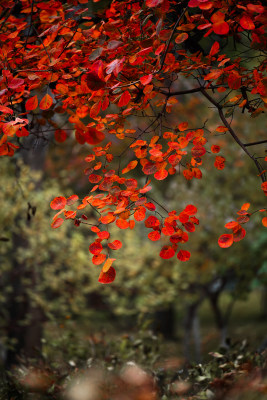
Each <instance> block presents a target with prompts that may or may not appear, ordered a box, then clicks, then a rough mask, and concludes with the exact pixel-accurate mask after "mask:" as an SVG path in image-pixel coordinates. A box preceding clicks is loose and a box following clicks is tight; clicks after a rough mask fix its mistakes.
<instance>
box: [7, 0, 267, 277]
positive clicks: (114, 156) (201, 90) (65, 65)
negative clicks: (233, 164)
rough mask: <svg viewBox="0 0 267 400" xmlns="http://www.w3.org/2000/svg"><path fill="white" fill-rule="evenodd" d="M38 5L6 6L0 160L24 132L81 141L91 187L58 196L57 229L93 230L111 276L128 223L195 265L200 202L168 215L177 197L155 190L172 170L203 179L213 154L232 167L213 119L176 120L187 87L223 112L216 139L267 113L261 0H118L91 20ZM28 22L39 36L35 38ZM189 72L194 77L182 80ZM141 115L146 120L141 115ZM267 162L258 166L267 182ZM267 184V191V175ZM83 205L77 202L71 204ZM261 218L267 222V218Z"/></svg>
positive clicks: (233, 230)
mask: <svg viewBox="0 0 267 400" xmlns="http://www.w3.org/2000/svg"><path fill="white" fill-rule="evenodd" d="M9 3H10V4H11V3H12V4H13V1H12V0H11V2H9ZM9 3H8V4H9ZM28 3H29V2H27V1H24V2H21V6H22V10H21V15H20V17H19V18H17V17H16V16H15V15H13V13H11V14H10V15H9V14H5V13H3V12H2V14H1V13H0V14H1V15H2V17H0V18H2V19H1V21H0V25H1V29H0V36H1V41H2V48H1V54H0V61H1V63H2V67H3V68H2V78H1V79H0V128H1V129H0V156H13V154H14V152H15V150H16V149H17V148H19V147H20V146H21V144H22V145H23V140H24V137H27V136H29V135H31V134H33V133H34V135H37V138H38V137H39V136H40V137H42V138H43V137H44V138H45V139H47V140H49V139H50V138H51V136H52V134H51V133H49V132H52V133H53V138H54V139H55V141H56V142H58V143H64V142H65V141H66V139H67V137H68V143H69V144H70V145H71V143H72V140H73V139H74V140H76V142H77V143H79V144H80V145H81V146H84V148H87V149H88V148H89V149H90V150H89V151H90V153H91V154H88V156H87V157H86V159H85V162H86V163H87V165H86V167H85V174H86V179H87V182H88V190H85V192H86V193H87V195H86V196H85V197H84V198H83V199H80V200H79V198H78V196H76V195H73V196H70V197H69V198H68V199H66V198H65V197H62V196H59V197H56V198H55V199H54V200H52V202H51V208H52V209H53V210H55V211H56V212H57V213H56V215H55V217H54V219H53V222H52V227H53V228H58V227H59V226H60V225H61V224H62V223H63V221H64V220H68V222H69V223H71V224H73V225H75V226H76V227H78V226H79V225H81V224H87V225H89V226H90V227H91V231H90V234H91V235H94V238H93V239H92V243H91V244H90V247H89V249H90V253H91V254H92V263H93V264H95V265H100V264H103V263H105V264H104V267H103V269H102V271H101V274H100V277H99V281H100V282H101V283H109V282H112V281H113V280H114V278H115V269H114V268H113V267H112V262H113V259H110V258H109V256H108V252H109V251H111V250H119V248H120V247H121V245H122V244H121V242H120V241H119V240H117V239H116V238H113V237H112V238H111V233H110V232H112V235H113V230H110V232H109V229H108V227H109V225H110V224H113V226H115V228H116V227H117V228H118V229H122V230H124V229H134V227H135V223H142V224H144V225H145V227H146V228H148V229H149V232H148V233H147V236H148V238H149V239H150V240H151V241H154V242H156V241H160V243H161V245H160V246H161V247H162V246H163V247H162V249H161V251H160V256H161V257H162V258H165V259H168V258H172V257H173V256H174V255H175V254H177V258H178V260H180V261H187V260H188V259H189V258H190V253H189V251H187V250H182V249H180V246H182V245H183V244H184V243H186V242H187V241H188V240H189V236H190V234H191V233H192V232H194V231H195V229H196V225H198V224H199V221H198V219H197V217H196V213H197V208H196V207H195V206H194V205H192V204H190V205H188V206H186V207H185V208H184V209H183V210H179V212H178V211H177V213H176V212H175V211H170V212H169V211H168V210H167V208H168V205H166V204H160V203H158V201H157V200H156V199H155V200H152V201H150V196H149V195H148V193H149V194H150V191H152V189H153V187H154V186H159V185H161V183H162V182H161V181H164V180H165V179H168V181H169V180H171V178H172V177H173V176H175V178H176V177H177V179H180V178H181V179H183V178H185V179H186V180H188V181H189V180H193V179H201V177H202V168H205V162H206V160H207V159H208V158H209V157H212V160H213V159H214V158H215V160H213V161H211V164H212V163H213V162H214V167H215V168H217V169H218V170H223V169H224V166H225V162H226V160H225V158H224V157H223V155H220V156H219V155H217V153H219V152H220V151H221V149H220V146H219V145H217V144H216V143H215V144H212V145H208V146H209V147H207V144H208V143H210V131H209V129H207V128H208V127H205V123H204V125H201V127H194V125H193V123H194V118H192V121H191V120H190V121H189V119H191V118H190V117H187V119H188V120H185V121H183V119H186V117H182V118H183V119H178V118H181V115H184V114H181V106H182V105H183V104H184V99H182V98H181V96H180V95H182V94H184V95H185V96H189V97H188V98H189V100H190V102H189V103H188V104H190V106H191V105H192V107H193V106H194V104H198V102H199V101H200V99H201V98H204V97H205V101H207V103H209V106H212V107H214V109H215V110H217V111H218V116H219V117H220V119H221V121H222V122H221V124H222V125H221V126H218V127H217V128H216V132H215V137H216V136H218V134H217V133H220V134H225V133H226V132H228V133H227V134H226V135H225V137H227V136H230V135H232V136H233V132H232V130H233V129H235V126H234V124H232V125H231V129H230V127H229V125H230V120H229V119H228V118H229V117H232V115H234V113H233V111H234V110H235V109H236V107H238V109H241V111H242V112H249V113H250V114H251V115H252V116H253V117H254V116H256V115H258V114H261V113H262V112H263V111H264V110H265V107H266V103H267V100H266V99H267V88H266V77H265V64H264V61H263V59H264V57H262V55H263V53H261V51H262V49H264V48H265V47H266V39H265V37H264V28H265V24H266V21H265V18H264V17H265V15H264V7H263V2H262V1H260V0H258V1H256V2H255V4H253V2H250V1H249V0H245V1H242V2H240V1H237V2H231V4H230V3H229V2H215V1H211V0H190V1H189V2H188V4H183V2H182V3H181V4H180V5H181V7H182V9H181V7H180V9H179V15H177V19H176V20H174V14H175V12H176V11H175V10H176V7H177V2H172V1H169V0H145V1H144V2H132V1H130V0H126V1H123V2H121V1H117V0H114V1H112V2H111V4H110V5H108V6H107V9H106V10H105V11H104V12H103V14H102V15H103V18H102V19H101V20H100V21H99V22H94V21H93V20H91V19H90V18H89V17H86V18H85V21H86V20H87V21H86V22H84V21H83V23H82V24H81V23H80V19H79V18H75V19H74V18H73V17H72V14H73V4H72V2H70V1H69V2H66V4H63V3H62V2H56V3H55V2H37V3H36V4H34V10H33V13H32V12H31V8H29V4H28ZM74 3H75V2H74ZM185 3H186V2H185ZM228 3H229V4H228ZM12 4H11V5H9V6H8V7H10V9H11V8H12ZM79 4H80V6H81V7H80V8H79V10H76V11H74V13H75V14H76V16H78V15H82V13H83V12H84V11H85V8H84V7H86V1H85V0H79ZM83 5H84V6H83ZM0 7H1V6H0ZM187 7H188V8H187ZM2 8H3V7H2ZM2 11H3V10H2ZM70 11H71V13H69V12H70ZM129 12H130V14H129ZM29 15H31V18H29ZM87 18H89V19H87ZM100 18H101V17H100ZM176 21H177V23H176ZM30 23H32V24H34V26H35V27H36V32H34V34H33V35H31V36H30V37H27V35H25V29H30V27H29V24H30ZM246 31H247V32H246ZM193 35H194V38H196V43H193V44H192V40H189V39H190V38H191V39H192V37H193ZM198 37H199V40H198ZM221 39H223V40H221ZM239 42H241V43H240V45H239ZM233 43H238V46H236V48H234V46H232V44H233ZM243 44H244V45H245V46H246V48H247V49H248V50H249V49H250V52H251V53H252V51H254V49H256V51H257V52H258V53H257V54H258V55H259V56H258V57H253V56H252V57H253V65H252V64H251V63H245V62H244V60H245V59H243V57H246V56H247V54H246V53H244V54H245V56H244V55H243V53H242V51H239V47H240V48H242V45H243ZM231 46H232V47H231ZM202 47H203V50H202ZM185 79H186V80H187V82H188V85H187V84H185V85H183V82H184V80H185ZM180 82H181V83H182V85H181V86H180ZM200 82H201V84H199V85H198V83H200ZM232 91H234V93H233V94H231V92H232ZM176 93H177V95H176ZM190 96H191V98H190ZM38 99H39V100H38ZM180 99H181V100H180ZM38 106H39V107H38ZM193 111H194V110H193V108H192V116H193ZM25 115H26V117H25V118H24V116H25ZM133 116H134V117H135V118H138V117H140V119H139V120H138V122H133V118H132V117H133ZM141 117H142V118H141ZM59 121H66V123H67V124H68V127H65V126H63V125H62V124H61V123H60V122H59ZM180 121H182V122H180ZM228 121H229V122H228ZM139 122H140V123H139ZM32 127H33V129H32ZM38 129H39V130H38ZM67 129H68V132H69V133H68V134H67V133H66V132H67ZM237 136H238V135H237ZM233 137H234V136H233ZM212 140H213V139H212ZM236 141H237V143H238V140H236ZM218 144H220V143H218ZM238 144H239V146H240V143H238ZM241 148H242V146H241ZM209 149H210V151H208V150H209ZM246 149H247V151H249V150H250V148H249V147H247V148H246ZM243 150H244V147H243ZM247 151H246V152H247ZM210 152H211V153H212V154H210ZM226 154H227V152H226ZM252 159H253V157H252ZM257 160H258V161H257V162H259V163H264V162H266V159H265V161H264V158H262V159H257ZM70 164H71V163H70ZM265 170H266V168H265V167H264V166H263V168H259V177H260V179H262V181H264V179H265V174H266V172H265ZM207 171H208V169H207ZM126 177H127V178H128V179H127V178H126ZM148 177H149V178H150V179H151V181H150V180H149V181H148V179H147V178H148ZM142 179H145V180H146V181H143V180H142ZM140 182H142V184H140ZM262 190H263V192H264V194H265V195H267V183H266V182H263V183H262ZM151 196H152V198H153V194H152V195H151ZM76 203H77V204H76ZM73 205H74V207H75V209H73V210H68V209H66V207H69V206H73ZM246 207H248V206H246V205H243V206H242V208H241V210H239V211H238V216H237V219H236V220H235V221H230V222H228V223H226V225H225V228H226V229H230V233H228V234H225V235H222V236H221V237H220V239H219V245H220V246H221V247H229V246H231V245H232V243H233V242H234V241H239V240H241V239H242V238H243V237H244V236H245V229H244V228H243V226H244V224H245V223H247V222H248V221H249V219H250V218H251V214H250V213H249V212H248V208H246ZM85 208H87V209H88V210H89V209H90V211H88V213H87V211H86V210H84V209H85ZM178 208H179V205H178ZM264 211H265V209H264ZM59 215H60V217H59ZM87 215H88V216H87ZM262 221H263V222H262V223H263V225H264V226H266V217H263V219H262ZM204 223H205V222H204ZM241 225H242V226H241ZM161 241H162V242H161ZM155 245H156V244H155ZM178 246H179V248H178ZM105 252H106V253H107V254H104V253H105Z"/></svg>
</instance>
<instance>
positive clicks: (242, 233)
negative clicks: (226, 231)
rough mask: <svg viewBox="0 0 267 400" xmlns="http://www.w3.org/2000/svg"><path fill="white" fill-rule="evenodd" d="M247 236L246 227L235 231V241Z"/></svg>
mask: <svg viewBox="0 0 267 400" xmlns="http://www.w3.org/2000/svg"><path fill="white" fill-rule="evenodd" d="M245 236H246V230H245V229H244V228H240V229H238V230H237V231H235V232H234V242H239V241H240V240H242V239H244V237H245Z"/></svg>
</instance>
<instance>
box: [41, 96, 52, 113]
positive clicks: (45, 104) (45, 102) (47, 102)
mask: <svg viewBox="0 0 267 400" xmlns="http://www.w3.org/2000/svg"><path fill="white" fill-rule="evenodd" d="M52 104H53V99H52V97H51V96H50V95H49V94H48V93H47V94H46V95H45V96H44V97H43V98H42V100H41V101H40V104H39V107H40V109H41V110H48V109H49V108H50V107H51V106H52Z"/></svg>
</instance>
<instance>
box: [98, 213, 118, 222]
mask: <svg viewBox="0 0 267 400" xmlns="http://www.w3.org/2000/svg"><path fill="white" fill-rule="evenodd" d="M115 219H116V217H115V215H113V213H112V212H109V213H108V214H107V215H105V216H103V217H100V218H99V221H100V222H101V223H102V224H104V225H107V224H110V223H111V222H114V221H115Z"/></svg>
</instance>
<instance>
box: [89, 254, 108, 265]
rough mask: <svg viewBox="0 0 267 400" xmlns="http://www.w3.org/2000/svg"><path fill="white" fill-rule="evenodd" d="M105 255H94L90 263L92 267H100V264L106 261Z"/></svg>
mask: <svg viewBox="0 0 267 400" xmlns="http://www.w3.org/2000/svg"><path fill="white" fill-rule="evenodd" d="M106 257H107V256H106V255H105V254H102V253H100V254H95V255H94V256H93V258H92V263H93V264H94V265H100V264H102V263H103V262H104V261H105V259H106Z"/></svg>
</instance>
